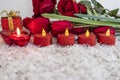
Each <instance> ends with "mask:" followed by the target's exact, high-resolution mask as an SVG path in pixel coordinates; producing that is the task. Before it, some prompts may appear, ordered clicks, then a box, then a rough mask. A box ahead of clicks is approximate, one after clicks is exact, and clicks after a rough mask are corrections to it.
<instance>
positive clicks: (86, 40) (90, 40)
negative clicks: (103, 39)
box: [78, 30, 96, 46]
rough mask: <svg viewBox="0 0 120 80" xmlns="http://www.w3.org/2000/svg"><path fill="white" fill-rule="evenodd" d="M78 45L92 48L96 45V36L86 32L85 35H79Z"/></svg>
mask: <svg viewBox="0 0 120 80" xmlns="http://www.w3.org/2000/svg"><path fill="white" fill-rule="evenodd" d="M78 44H86V45H90V46H94V45H95V44H96V36H95V35H94V34H93V33H90V32H89V30H87V31H86V33H85V34H80V35H79V36H78Z"/></svg>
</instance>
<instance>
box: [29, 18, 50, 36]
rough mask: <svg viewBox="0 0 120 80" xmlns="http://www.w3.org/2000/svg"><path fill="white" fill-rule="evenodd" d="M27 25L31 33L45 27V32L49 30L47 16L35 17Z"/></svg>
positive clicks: (35, 32)
mask: <svg viewBox="0 0 120 80" xmlns="http://www.w3.org/2000/svg"><path fill="white" fill-rule="evenodd" d="M28 26H29V29H30V32H31V33H32V34H37V33H41V32H42V29H45V31H46V32H49V30H50V21H49V19H48V18H43V17H40V18H35V19H34V20H32V21H31V22H30V23H29V24H28Z"/></svg>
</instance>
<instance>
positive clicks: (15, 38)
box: [10, 28, 30, 46]
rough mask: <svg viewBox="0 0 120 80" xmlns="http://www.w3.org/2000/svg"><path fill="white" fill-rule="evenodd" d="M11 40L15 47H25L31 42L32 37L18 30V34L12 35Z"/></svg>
mask: <svg viewBox="0 0 120 80" xmlns="http://www.w3.org/2000/svg"><path fill="white" fill-rule="evenodd" d="M10 39H11V41H12V42H13V43H14V44H15V45H19V46H24V45H26V44H27V43H28V42H29V40H30V36H29V33H28V32H26V31H20V29H19V28H17V29H16V32H15V33H13V34H12V35H10Z"/></svg>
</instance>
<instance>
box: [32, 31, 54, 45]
mask: <svg viewBox="0 0 120 80" xmlns="http://www.w3.org/2000/svg"><path fill="white" fill-rule="evenodd" d="M51 43H52V35H51V34H49V33H46V31H45V30H44V29H43V30H42V34H35V35H34V44H35V45H39V46H48V45H50V44H51Z"/></svg>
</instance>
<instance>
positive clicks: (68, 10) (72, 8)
mask: <svg viewBox="0 0 120 80" xmlns="http://www.w3.org/2000/svg"><path fill="white" fill-rule="evenodd" d="M58 11H59V12H60V13H61V14H62V15H65V16H74V13H79V12H80V11H79V6H78V4H77V3H76V2H73V0H60V1H59V3H58Z"/></svg>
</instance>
